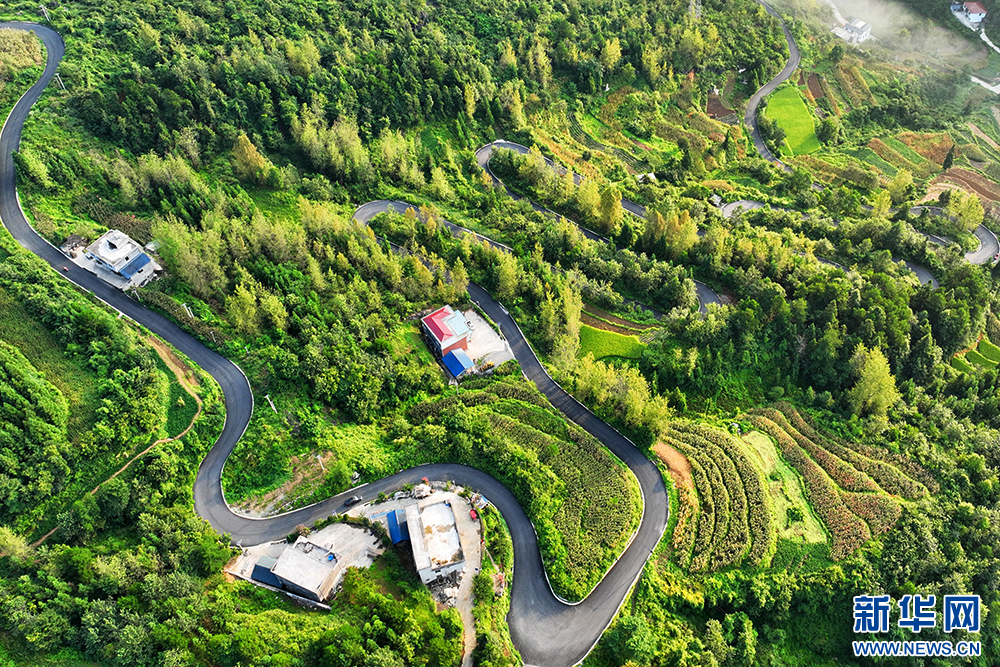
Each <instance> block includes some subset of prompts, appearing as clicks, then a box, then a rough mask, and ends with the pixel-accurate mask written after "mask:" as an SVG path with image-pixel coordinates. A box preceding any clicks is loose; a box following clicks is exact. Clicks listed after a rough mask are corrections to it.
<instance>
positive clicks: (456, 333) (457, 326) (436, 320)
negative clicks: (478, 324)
mask: <svg viewBox="0 0 1000 667" xmlns="http://www.w3.org/2000/svg"><path fill="white" fill-rule="evenodd" d="M420 324H421V327H422V328H423V330H424V336H425V337H426V338H427V343H428V344H429V345H430V347H431V350H432V351H433V352H434V354H436V355H437V356H438V357H443V356H444V355H446V354H448V353H449V352H451V351H452V350H457V349H458V348H461V349H463V350H468V349H469V335H470V334H471V333H472V331H471V330H470V329H469V324H468V323H467V322H466V321H465V315H463V314H462V313H461V312H459V311H457V310H455V309H453V308H452V307H451V306H442V307H441V308H438V309H437V310H435V311H434V312H433V313H431V314H430V315H428V316H426V317H424V318H423V319H421V320H420Z"/></svg>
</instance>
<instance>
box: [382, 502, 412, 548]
mask: <svg viewBox="0 0 1000 667" xmlns="http://www.w3.org/2000/svg"><path fill="white" fill-rule="evenodd" d="M401 514H402V517H403V518H402V522H400V515H401ZM385 518H386V521H388V522H389V537H390V539H392V543H393V544H397V543H399V542H402V541H403V540H408V539H410V528H409V526H407V525H406V515H405V514H404V513H403V512H402V510H396V511H395V512H389V513H388V514H386V516H385Z"/></svg>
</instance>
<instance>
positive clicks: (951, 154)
mask: <svg viewBox="0 0 1000 667" xmlns="http://www.w3.org/2000/svg"><path fill="white" fill-rule="evenodd" d="M953 164H955V144H952V145H951V148H949V149H948V154H947V155H945V156H944V164H942V165H941V169H942V170H943V171H948V170H949V169H951V165H953Z"/></svg>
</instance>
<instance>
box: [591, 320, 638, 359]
mask: <svg viewBox="0 0 1000 667" xmlns="http://www.w3.org/2000/svg"><path fill="white" fill-rule="evenodd" d="M645 347H646V345H645V344H644V343H642V342H641V341H640V340H639V339H638V338H636V337H635V336H625V335H622V334H619V333H615V332H613V331H603V330H601V329H595V328H594V327H591V326H587V325H586V324H584V325H582V326H581V327H580V351H579V356H580V357H585V356H587V353H593V355H594V359H603V358H604V357H621V358H624V359H638V358H639V357H640V356H641V355H642V351H643V349H644V348H645Z"/></svg>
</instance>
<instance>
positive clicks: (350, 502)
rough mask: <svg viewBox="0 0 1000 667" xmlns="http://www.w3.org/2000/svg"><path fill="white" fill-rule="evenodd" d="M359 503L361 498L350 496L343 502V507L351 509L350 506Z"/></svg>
mask: <svg viewBox="0 0 1000 667" xmlns="http://www.w3.org/2000/svg"><path fill="white" fill-rule="evenodd" d="M360 502H361V496H351V497H350V498H348V499H347V500H345V501H344V505H345V506H346V507H351V506H352V505H357V504H358V503H360Z"/></svg>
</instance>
